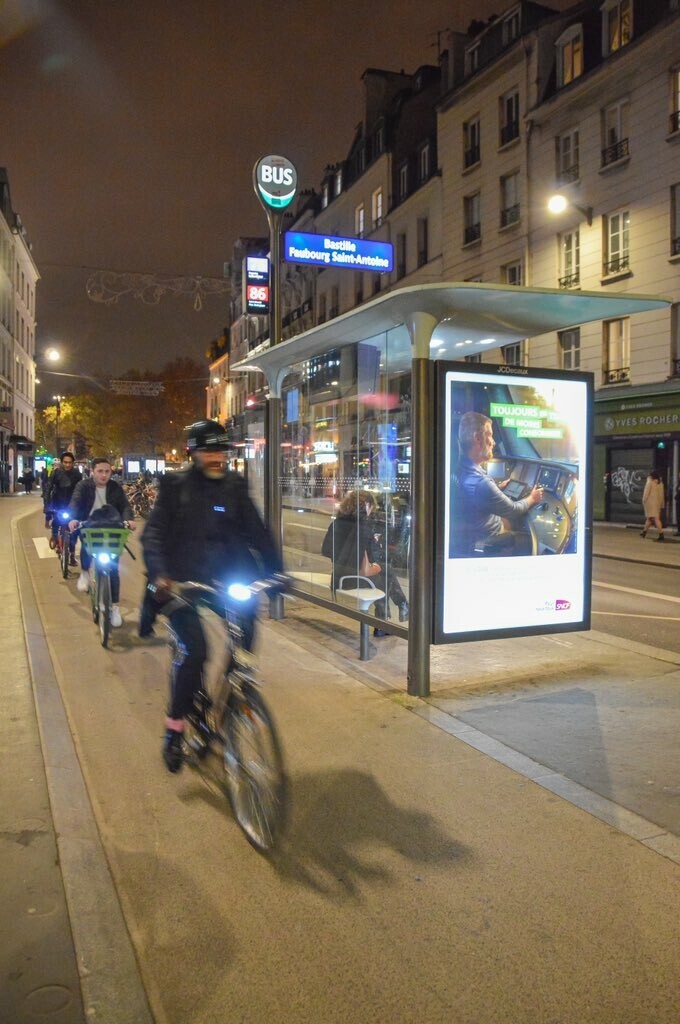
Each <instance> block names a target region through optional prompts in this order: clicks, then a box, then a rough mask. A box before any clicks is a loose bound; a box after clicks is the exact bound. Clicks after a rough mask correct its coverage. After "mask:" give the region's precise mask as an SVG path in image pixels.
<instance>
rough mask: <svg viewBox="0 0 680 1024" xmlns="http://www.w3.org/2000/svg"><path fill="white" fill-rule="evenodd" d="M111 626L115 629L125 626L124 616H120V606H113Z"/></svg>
mask: <svg viewBox="0 0 680 1024" xmlns="http://www.w3.org/2000/svg"><path fill="white" fill-rule="evenodd" d="M111 625H112V626H113V627H114V628H115V627H118V626H122V625H123V616H122V615H121V614H120V606H119V605H117V604H112V605H111Z"/></svg>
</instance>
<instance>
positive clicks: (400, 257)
mask: <svg viewBox="0 0 680 1024" xmlns="http://www.w3.org/2000/svg"><path fill="white" fill-rule="evenodd" d="M396 248H397V259H396V265H397V280H399V278H401V277H405V276H406V234H405V233H404V232H402V233H401V234H398V235H397V246H396Z"/></svg>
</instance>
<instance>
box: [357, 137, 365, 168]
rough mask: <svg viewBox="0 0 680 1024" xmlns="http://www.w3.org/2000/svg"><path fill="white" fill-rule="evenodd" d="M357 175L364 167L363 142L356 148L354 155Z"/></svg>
mask: <svg viewBox="0 0 680 1024" xmlns="http://www.w3.org/2000/svg"><path fill="white" fill-rule="evenodd" d="M356 166H357V175H359V174H363V173H364V171H365V169H366V150H365V148H364V144H363V142H362V143H361V145H360V146H359V148H358V150H357V156H356Z"/></svg>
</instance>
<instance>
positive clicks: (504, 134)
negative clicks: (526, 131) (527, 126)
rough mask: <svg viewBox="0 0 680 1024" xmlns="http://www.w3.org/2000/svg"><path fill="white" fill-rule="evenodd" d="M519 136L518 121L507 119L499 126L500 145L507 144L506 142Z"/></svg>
mask: <svg viewBox="0 0 680 1024" xmlns="http://www.w3.org/2000/svg"><path fill="white" fill-rule="evenodd" d="M518 138H519V121H508V123H507V124H504V125H503V126H502V127H501V146H507V144H508V142H512V140H513V139H518Z"/></svg>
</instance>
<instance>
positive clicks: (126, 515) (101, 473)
mask: <svg viewBox="0 0 680 1024" xmlns="http://www.w3.org/2000/svg"><path fill="white" fill-rule="evenodd" d="M104 505H111V506H113V508H114V509H115V510H116V512H118V514H119V516H120V518H121V520H123V521H125V522H126V523H127V527H128V529H130V530H134V529H135V528H136V527H135V523H134V518H135V517H134V513H133V511H132V509H131V508H130V504H129V502H128V500H127V497H126V495H125V491H124V490H123V488H122V487H121V485H120V484H119V483H117V482H116V481H115V480H112V479H111V463H110V462H109V460H108V459H107V458H99V459H94V460H93V462H92V474H91V476H89V477H88V478H87V479H86V480H81V481H80V483H79V484H78V486H77V487H76V489H75V491H74V492H73V497H72V499H71V504H70V505H69V513H70V515H71V518H70V521H69V524H68V526H69V530H71V535H72V536H73V535H74V531H76V530H77V529H78V525H79V523H80V522H81V521H83V520H85V519H89V518H90V515H91V513H92V512H94V511H95V510H96V509H99V508H103V506H104ZM91 562H92V558H91V556H90V555H89V554H88V552H87V551H86V550H85V548H84V547H83V545H82V544H81V545H80V568H81V572H80V576H79V578H78V582H77V584H76V587H77V589H78V590H80V591H81V593H84V594H86V593H87V591H88V590H89V589H90V564H91ZM119 601H120V576H119V574H118V566H117V565H116V566H115V568H113V569H112V570H111V602H112V608H111V625H112V626H122V625H123V617H122V615H121V614H120V605H119Z"/></svg>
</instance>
